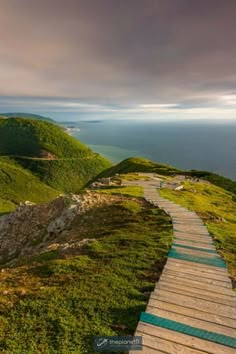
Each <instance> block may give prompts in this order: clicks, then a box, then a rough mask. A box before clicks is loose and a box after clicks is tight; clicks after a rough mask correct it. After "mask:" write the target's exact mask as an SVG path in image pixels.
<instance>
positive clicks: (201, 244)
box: [174, 237, 215, 250]
mask: <svg viewBox="0 0 236 354" xmlns="http://www.w3.org/2000/svg"><path fill="white" fill-rule="evenodd" d="M174 242H175V243H178V244H180V245H184V246H193V247H201V248H203V249H205V250H215V246H214V245H212V244H211V243H209V244H206V243H205V242H204V241H203V242H200V241H198V242H197V243H196V242H193V240H192V241H191V240H186V239H182V240H181V239H178V241H177V240H176V237H174Z"/></svg>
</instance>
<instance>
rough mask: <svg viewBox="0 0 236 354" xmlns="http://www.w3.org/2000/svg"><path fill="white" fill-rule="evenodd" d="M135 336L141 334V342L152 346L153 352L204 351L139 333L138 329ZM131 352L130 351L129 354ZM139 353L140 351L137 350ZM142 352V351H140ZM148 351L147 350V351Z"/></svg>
mask: <svg viewBox="0 0 236 354" xmlns="http://www.w3.org/2000/svg"><path fill="white" fill-rule="evenodd" d="M136 335H137V336H142V338H143V343H144V345H145V347H146V348H152V349H153V350H155V352H154V353H161V352H160V350H161V351H162V353H168V354H169V353H170V354H174V353H175V354H176V353H181V354H202V353H204V352H202V351H199V350H195V349H192V348H186V347H185V346H183V345H181V344H178V343H175V342H172V341H171V340H166V339H163V338H161V337H154V336H151V335H149V334H146V333H141V332H139V331H137V332H136ZM131 353H133V352H130V354H131ZM139 353H140V352H139ZM142 353H143V351H142ZM147 353H149V351H147Z"/></svg>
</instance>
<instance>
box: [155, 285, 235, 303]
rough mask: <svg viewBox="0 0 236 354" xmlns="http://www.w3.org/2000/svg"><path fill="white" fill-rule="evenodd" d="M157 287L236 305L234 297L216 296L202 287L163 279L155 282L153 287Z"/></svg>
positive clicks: (156, 288)
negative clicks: (192, 286)
mask: <svg viewBox="0 0 236 354" xmlns="http://www.w3.org/2000/svg"><path fill="white" fill-rule="evenodd" d="M158 289H162V290H166V291H170V292H173V293H176V294H181V295H187V296H192V297H195V298H196V299H203V300H209V301H212V302H215V303H217V304H222V305H228V306H232V307H234V306H235V307H236V298H235V299H234V298H230V299H229V298H228V297H227V296H225V297H223V295H218V296H217V295H216V294H212V293H211V292H210V291H209V290H208V291H207V290H203V289H195V288H189V287H187V286H184V285H173V284H169V283H168V282H165V281H162V282H159V283H157V285H156V287H155V291H156V290H158ZM155 291H154V292H155ZM176 296H178V295H176Z"/></svg>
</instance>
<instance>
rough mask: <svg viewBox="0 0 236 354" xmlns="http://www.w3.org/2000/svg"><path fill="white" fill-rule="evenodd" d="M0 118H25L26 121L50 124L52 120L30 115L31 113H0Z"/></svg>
mask: <svg viewBox="0 0 236 354" xmlns="http://www.w3.org/2000/svg"><path fill="white" fill-rule="evenodd" d="M0 116H2V117H3V118H15V117H18V118H27V119H37V120H43V121H46V122H51V123H53V122H54V120H53V119H51V118H48V117H44V116H41V115H39V114H32V113H19V112H14V113H0Z"/></svg>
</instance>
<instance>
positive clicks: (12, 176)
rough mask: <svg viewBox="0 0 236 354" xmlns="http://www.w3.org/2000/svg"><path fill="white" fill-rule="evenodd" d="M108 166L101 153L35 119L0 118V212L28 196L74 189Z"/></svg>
mask: <svg viewBox="0 0 236 354" xmlns="http://www.w3.org/2000/svg"><path fill="white" fill-rule="evenodd" d="M110 166H111V163H110V162H109V161H108V160H106V159H105V158H103V157H102V156H100V155H98V154H96V153H94V152H92V151H91V150H90V149H89V148H88V147H87V146H86V145H84V144H81V143H80V142H79V141H77V140H76V139H74V138H72V137H71V136H69V135H68V134H66V133H65V132H64V131H63V129H62V128H60V127H59V126H57V125H55V124H52V123H49V122H46V121H39V120H32V119H22V118H9V119H5V118H0V186H1V189H0V198H2V200H4V201H6V203H4V201H1V202H0V213H4V212H9V211H12V210H13V206H16V205H18V204H19V203H20V202H23V201H25V200H29V201H31V202H35V203H39V202H45V201H49V200H51V199H53V198H55V197H56V196H57V195H58V194H60V193H71V192H72V193H78V192H79V191H80V190H81V188H82V187H83V186H84V185H85V184H86V183H88V181H90V180H91V179H92V178H94V177H95V176H96V175H98V174H99V173H101V171H103V170H104V169H106V168H108V167H110Z"/></svg>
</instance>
